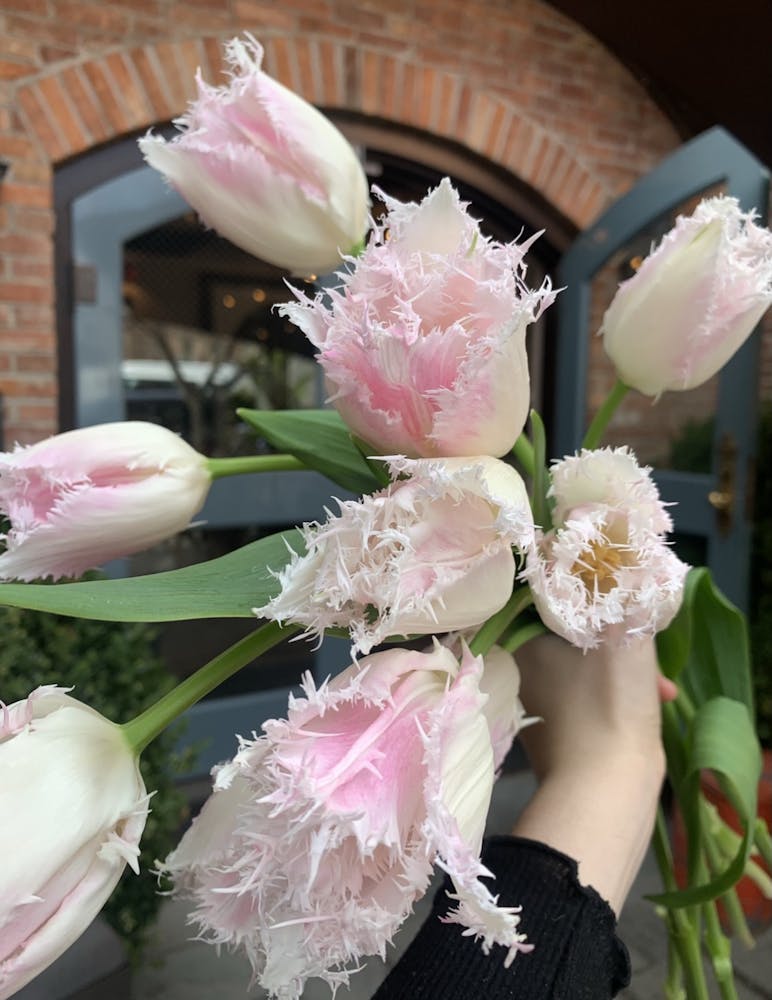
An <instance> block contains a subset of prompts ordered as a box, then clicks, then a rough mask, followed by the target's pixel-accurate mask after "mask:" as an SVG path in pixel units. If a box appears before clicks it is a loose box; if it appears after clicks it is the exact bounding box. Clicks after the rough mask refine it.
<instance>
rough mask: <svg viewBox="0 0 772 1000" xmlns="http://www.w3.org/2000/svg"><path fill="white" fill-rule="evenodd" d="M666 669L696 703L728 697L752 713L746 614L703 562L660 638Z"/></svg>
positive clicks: (692, 573) (659, 649)
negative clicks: (714, 580)
mask: <svg viewBox="0 0 772 1000" xmlns="http://www.w3.org/2000/svg"><path fill="white" fill-rule="evenodd" d="M657 653H658V655H659V662H660V666H661V668H662V671H663V673H664V674H666V676H668V677H670V678H671V679H672V680H677V681H678V682H679V684H682V685H683V687H684V689H685V690H686V691H687V692H688V694H689V696H690V698H691V699H692V701H693V702H694V703H695V704H696V705H702V704H703V703H704V702H707V701H708V700H709V699H711V698H718V697H721V696H725V697H727V698H731V699H733V700H734V701H739V702H742V704H743V705H745V706H746V707H747V709H748V712H749V714H750V715H751V717H753V678H752V676H751V658H750V645H749V641H748V626H747V623H746V620H745V616H744V615H743V614H742V612H741V611H739V610H738V609H737V608H736V607H735V606H734V605H733V604H732V603H731V601H729V600H728V599H727V598H726V597H725V596H724V595H723V594H722V593H721V591H720V590H719V589H718V588H717V587H716V585H715V583H714V582H713V580H712V578H711V575H710V570H708V569H707V568H705V567H704V566H701V567H697V568H694V569H691V570H690V571H689V574H688V576H687V578H686V585H685V587H684V598H683V602H682V604H681V608H680V610H679V612H678V614H677V615H676V617H675V618H674V619H673V621H672V622H671V624H670V626H669V627H668V628H666V629H665V630H664V631H663V632H660V633H659V635H658V636H657Z"/></svg>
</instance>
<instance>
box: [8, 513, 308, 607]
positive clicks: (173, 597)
mask: <svg viewBox="0 0 772 1000" xmlns="http://www.w3.org/2000/svg"><path fill="white" fill-rule="evenodd" d="M292 550H295V551H296V552H298V553H301V554H302V553H303V552H304V550H305V546H304V543H303V536H302V535H301V534H300V532H299V531H296V530H294V529H293V530H291V531H284V532H280V533H279V534H276V535H269V536H268V537H267V538H261V539H260V540H259V541H257V542H251V543H250V544H249V545H245V546H244V547H243V548H240V549H236V551H235V552H229V553H228V554H227V555H224V556H220V557H219V558H218V559H211V560H209V561H208V562H202V563H197V564H196V565H194V566H185V567H184V568H183V569H175V570H170V571H169V572H166V573H153V574H150V575H148V576H135V577H130V578H128V579H124V580H89V581H84V582H82V583H58V584H46V583H4V584H0V604H7V605H10V606H12V607H17V608H30V609H32V610H34V611H50V612H53V613H54V614H59V615H69V616H70V617H72V618H93V619H95V620H97V621H114V622H171V621H189V620H191V619H194V618H251V617H252V616H253V611H252V609H253V608H254V607H257V606H260V605H263V604H266V603H267V602H268V601H269V600H271V598H273V597H275V596H276V594H277V593H278V591H279V583H278V580H276V578H275V576H274V575H273V573H274V572H276V571H278V570H280V569H281V568H282V567H283V566H285V565H286V563H288V562H289V560H290V558H291V555H292ZM272 571H273V572H272Z"/></svg>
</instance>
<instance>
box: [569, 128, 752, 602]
mask: <svg viewBox="0 0 772 1000" xmlns="http://www.w3.org/2000/svg"><path fill="white" fill-rule="evenodd" d="M768 186H769V176H768V173H767V171H766V169H765V168H764V167H763V166H762V164H761V163H759V161H758V160H756V159H755V157H753V156H752V155H751V154H750V153H749V152H748V150H747V149H745V147H743V146H742V145H740V143H738V142H737V140H736V139H734V138H733V137H732V136H731V135H729V134H728V133H727V132H726V131H724V130H723V129H721V128H714V129H711V130H710V131H708V132H705V133H704V134H703V135H701V136H698V137H697V138H696V139H694V140H692V141H691V142H689V143H687V144H685V145H684V146H682V147H681V148H680V149H678V150H677V151H676V152H675V153H673V154H672V155H671V156H669V157H668V158H667V159H666V160H665V161H664V162H663V163H662V164H661V165H660V166H658V167H657V168H656V169H655V170H653V171H652V172H651V173H649V174H648V175H647V176H646V177H644V178H643V179H642V180H640V181H639V182H638V183H637V184H636V185H635V187H634V188H633V189H632V190H631V191H629V192H628V193H627V194H626V195H625V196H624V197H623V198H621V199H619V201H617V202H616V203H615V204H614V205H612V206H611V207H610V208H609V209H608V210H607V211H606V212H605V213H604V214H603V215H602V216H601V217H600V219H598V221H597V222H596V223H595V224H594V225H593V226H592V227H591V228H590V229H588V230H586V231H585V232H583V233H582V234H581V236H580V237H579V238H578V239H577V240H576V242H575V243H574V244H573V245H572V247H571V248H570V249H569V251H568V252H567V253H566V254H565V256H564V257H563V260H562V262H561V267H560V271H559V275H558V282H557V283H558V285H559V286H564V287H565V290H564V291H563V292H561V294H560V296H559V297H558V310H559V343H558V348H557V378H556V401H555V421H554V435H553V442H552V446H553V447H552V451H553V454H555V455H556V456H560V455H565V454H569V453H571V452H573V451H574V450H575V449H576V448H577V447H578V446H579V444H580V442H581V439H582V435H583V432H584V429H585V428H586V426H587V422H588V419H589V418H591V417H592V415H593V413H594V412H595V410H596V409H597V406H598V404H599V402H600V400H601V399H602V398H603V396H604V394H605V392H606V391H607V390H608V388H610V386H611V385H612V384H613V381H614V373H613V370H612V368H611V366H610V364H609V363H608V360H607V359H605V356H604V354H603V351H602V345H601V340H600V339H599V338H597V337H596V336H595V334H596V333H597V330H598V328H599V326H600V322H601V319H602V317H603V313H604V311H605V309H606V307H607V306H608V304H609V302H610V301H611V298H612V296H613V294H614V291H615V290H616V287H617V284H618V282H619V281H620V280H623V279H624V278H626V277H629V276H630V274H631V273H632V270H631V269H632V268H634V267H635V258H636V257H642V256H645V254H646V253H647V252H648V249H649V247H650V245H651V243H652V242H653V241H656V240H658V239H659V237H660V236H661V235H662V234H663V233H664V232H666V231H667V230H668V229H669V228H670V226H671V225H672V223H673V221H674V219H675V216H676V215H677V214H679V212H683V213H686V214H688V213H689V212H690V211H691V210H692V208H693V207H694V205H695V204H696V203H697V201H699V199H700V198H701V197H702V196H704V195H706V194H715V193H719V192H723V193H726V194H729V195H733V196H734V197H736V198H737V199H738V200H739V202H740V204H741V206H742V207H743V208H744V209H745V210H750V209H755V210H756V211H757V212H758V213H759V215H760V216H761V217H762V219H764V220H766V206H767V196H768ZM759 339H760V338H759V336H758V334H756V335H754V336H753V337H752V338H751V339H750V340H749V341H748V342H747V343H746V345H745V346H744V347H743V348H742V350H741V351H739V352H738V354H737V355H736V356H735V357H734V358H733V360H732V361H731V362H730V363H729V364H728V365H727V366H726V367H725V369H724V370H723V372H721V373H720V375H718V376H716V377H715V378H714V379H711V380H710V382H709V383H707V384H706V385H705V386H702V387H698V388H697V389H694V390H691V391H690V392H668V393H665V394H664V395H663V396H662V397H661V398H660V400H659V401H658V402H656V403H654V402H652V401H651V400H649V399H647V398H645V397H642V396H640V395H639V394H637V393H634V392H631V393H630V394H629V395H628V397H627V398H626V399H625V401H624V402H623V404H622V406H621V408H620V410H619V411H618V413H617V417H616V418H615V420H614V422H613V423H612V424H611V425H610V427H609V433H608V435H607V439H606V440H607V443H610V444H622V443H629V444H631V445H632V446H633V447H634V448H635V450H636V452H637V453H638V455H639V457H640V458H641V459H642V460H643V461H645V462H646V464H648V465H651V466H653V467H654V469H655V475H656V479H657V482H658V484H659V487H660V491H661V493H662V495H663V497H664V498H665V499H666V500H668V501H673V502H675V503H676V506H674V507H673V508H671V513H672V515H673V520H674V523H675V542H676V545H677V547H678V549H679V551H680V552H681V554H682V557H683V558H685V559H686V560H687V561H689V562H692V563H699V564H704V565H707V566H709V567H710V569H711V571H712V573H713V575H714V578H715V579H716V580H717V582H718V584H719V586H720V587H721V588H722V590H723V591H724V592H725V593H726V594H727V596H729V597H730V599H731V600H733V601H734V602H735V603H736V604H738V605H739V606H740V607H742V608H744V609H747V598H748V567H749V553H750V538H751V527H752V525H751V510H750V508H751V505H750V504H749V503H748V502H747V493H748V490H749V489H752V469H753V456H754V442H755V430H756V422H757V409H758V386H757V379H758V357H759Z"/></svg>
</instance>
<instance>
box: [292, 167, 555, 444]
mask: <svg viewBox="0 0 772 1000" xmlns="http://www.w3.org/2000/svg"><path fill="white" fill-rule="evenodd" d="M380 197H382V198H383V200H384V201H385V203H386V205H387V207H388V214H387V215H386V217H385V218H384V219H383V220H382V222H381V224H380V225H379V226H378V227H376V230H375V233H374V236H373V237H372V238H371V239H370V242H369V244H368V246H367V247H366V249H365V251H364V253H363V254H362V255H361V257H359V258H358V259H357V261H356V267H354V268H353V269H352V270H351V271H350V272H348V273H342V274H341V275H340V278H341V282H342V284H341V286H340V287H339V288H338V289H337V290H329V291H325V292H324V293H321V294H319V295H317V296H316V298H315V300H313V301H308V300H307V299H305V297H304V296H301V294H300V293H296V294H297V297H298V299H299V301H297V302H291V303H287V304H286V305H284V306H283V307H282V308H281V310H280V311H281V312H282V314H283V315H285V316H287V317H289V318H290V319H291V320H292V321H293V322H294V323H296V324H297V325H298V326H299V327H300V328H301V329H302V330H303V331H304V332H305V334H306V335H307V337H308V338H309V340H310V341H311V343H312V344H313V345H314V346H315V347H316V348H317V349H318V351H319V354H318V361H319V362H320V364H321V365H322V367H323V368H324V371H325V373H326V376H327V382H328V385H329V388H330V390H331V402H332V403H333V404H334V405H335V407H336V409H337V410H338V412H339V413H340V414H341V416H342V417H343V419H344V420H345V421H346V423H347V424H348V426H349V427H351V429H352V430H353V431H354V433H355V434H357V435H358V436H359V437H360V438H362V439H363V440H365V441H367V442H368V443H369V444H370V445H371V446H372V447H373V449H374V450H376V451H378V452H381V453H383V454H395V453H399V454H402V455H409V456H413V457H416V456H424V457H432V456H438V455H495V456H500V455H504V454H506V452H508V451H509V450H510V448H511V447H512V445H513V444H514V442H515V440H516V438H517V437H518V435H519V434H520V432H521V430H522V429H523V425H524V424H525V420H526V417H527V415H528V408H529V405H530V382H529V376H528V360H527V356H526V349H525V335H526V328H527V327H528V324H529V323H532V322H533V321H534V320H535V319H536V318H537V317H538V316H539V315H540V313H541V312H542V310H543V309H544V308H545V307H546V306H547V305H549V304H550V302H552V300H553V298H554V294H553V292H552V291H551V289H550V286H549V283H548V282H547V281H545V283H544V285H543V287H542V288H541V289H540V290H538V291H529V290H528V288H526V286H525V284H524V278H525V272H526V267H525V264H524V261H523V258H524V254H525V252H526V250H527V249H528V247H529V246H530V244H531V242H532V241H531V240H529V241H527V242H526V243H524V244H521V245H520V246H518V245H517V244H515V243H509V244H506V245H502V244H500V243H496V242H493V241H491V240H489V239H487V238H486V237H484V236H482V235H481V233H480V228H479V226H478V224H477V223H476V222H475V220H474V219H472V218H471V217H470V216H469V215H467V214H466V212H465V207H466V206H465V205H464V204H463V203H462V202H461V201H460V200H459V197H458V194H457V193H456V191H455V190H454V189H453V187H452V186H451V184H450V181H449V180H447V178H446V179H445V180H443V181H442V183H441V184H440V185H439V187H437V188H436V189H435V190H434V191H432V192H430V193H429V194H428V195H427V196H426V198H425V199H424V200H423V201H422V202H421V203H420V205H416V204H413V203H410V204H402V203H400V202H398V201H395V200H394V199H392V198H389V197H387V196H386V195H380Z"/></svg>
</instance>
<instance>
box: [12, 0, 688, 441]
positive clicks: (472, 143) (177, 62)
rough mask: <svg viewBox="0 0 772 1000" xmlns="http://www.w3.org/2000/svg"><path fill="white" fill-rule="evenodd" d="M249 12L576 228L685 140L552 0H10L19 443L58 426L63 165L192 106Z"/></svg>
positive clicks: (331, 103) (331, 96)
mask: <svg viewBox="0 0 772 1000" xmlns="http://www.w3.org/2000/svg"><path fill="white" fill-rule="evenodd" d="M244 29H247V30H250V31H252V32H254V33H255V34H256V35H257V36H258V37H259V38H260V40H261V41H262V42H263V43H264V45H265V48H266V69H267V70H268V71H269V72H270V73H272V74H273V75H275V76H276V77H278V78H279V79H280V80H282V81H283V82H284V83H286V84H288V85H289V86H291V87H292V88H294V89H295V90H297V91H298V92H299V93H301V94H303V95H304V96H305V97H306V98H308V99H309V100H311V101H313V102H315V103H317V104H320V105H324V106H327V107H333V108H341V109H347V110H352V111H357V112H363V113H365V114H367V115H373V116H377V117H379V118H382V119H387V120H389V121H392V122H398V123H404V124H407V125H410V126H413V127H417V128H420V129H422V130H424V131H426V132H428V133H430V134H434V135H438V136H443V137H446V138H450V139H452V140H454V141H456V142H457V143H460V144H461V145H462V146H466V147H468V148H469V149H472V150H474V151H475V152H477V153H480V154H482V155H484V156H486V157H488V158H489V159H490V160H492V161H494V162H495V163H497V164H500V165H501V166H503V167H505V168H506V169H508V170H509V171H510V172H511V173H512V174H513V175H514V177H516V178H518V179H519V181H521V182H522V183H524V184H526V185H528V186H529V187H530V188H532V189H533V190H534V191H536V192H538V193H539V195H541V196H542V197H543V198H545V199H546V200H547V201H548V202H549V203H550V204H552V205H553V206H554V207H555V209H556V210H557V211H558V212H559V213H562V215H563V216H565V217H566V218H567V219H568V220H570V221H571V222H572V223H573V224H574V225H576V226H577V227H579V228H582V227H584V226H586V225H587V224H588V223H589V222H591V221H592V219H593V218H594V217H595V216H596V215H597V214H598V212H599V211H600V210H601V209H602V208H603V207H604V206H605V205H606V204H608V203H609V202H610V201H611V200H613V199H614V198H615V197H616V196H618V195H619V194H620V193H622V192H623V191H625V190H626V189H627V188H628V187H629V186H630V185H631V183H632V182H633V181H634V180H635V179H636V178H637V177H638V176H640V175H641V174H643V173H645V172H646V171H647V170H648V169H649V168H650V167H651V166H653V165H654V164H655V163H657V162H658V161H659V160H660V159H662V157H663V156H664V155H665V154H666V153H667V152H668V151H669V150H671V149H672V148H674V147H675V146H676V145H677V144H678V138H677V136H676V133H675V131H674V129H673V128H672V126H671V124H670V123H669V122H668V120H667V119H666V118H665V117H664V115H663V114H662V113H661V112H660V111H659V109H658V108H657V107H656V106H655V105H654V104H653V102H652V101H651V100H650V99H649V98H648V97H647V96H646V94H645V93H644V91H643V90H642V89H641V88H640V87H639V86H638V85H637V84H636V82H635V81H634V80H633V78H632V77H631V76H630V74H629V73H628V72H627V71H626V70H625V69H624V67H623V66H621V65H620V64H619V63H617V62H616V61H615V59H614V58H613V57H612V56H611V55H610V54H609V53H608V52H607V51H606V50H605V49H604V48H603V47H602V46H601V45H600V44H599V43H598V42H597V41H595V40H594V39H593V38H592V37H591V36H589V35H588V34H586V33H585V32H584V31H582V30H581V29H579V28H578V27H577V26H576V25H575V24H574V23H573V22H571V21H569V20H568V19H566V18H565V17H563V16H562V15H560V14H558V13H557V12H556V11H554V10H553V9H552V8H550V7H549V6H548V5H547V4H546V3H541V2H538V0H470V2H465V3H463V4H462V3H461V2H460V0H391V2H389V3H388V4H384V3H382V2H375V0H326V2H325V0H282V2H281V4H275V3H273V2H270V0H266V2H263V0H184V2H181V3H178V2H175V0H111V2H110V3H109V4H107V3H104V0H0V37H2V39H3V41H2V44H1V45H0V158H2V159H3V160H5V161H6V162H7V164H8V172H7V174H6V177H5V180H4V181H3V182H2V184H1V185H0V331H1V333H0V336H2V350H0V392H2V393H3V395H4V397H5V403H4V417H5V435H6V442H11V441H14V440H19V441H21V442H27V441H32V440H36V439H38V438H40V437H42V436H44V435H45V434H47V433H50V432H52V431H54V430H55V429H56V394H57V373H56V361H55V331H54V314H53V310H54V304H55V303H54V294H55V293H54V289H53V287H52V277H51V276H52V243H51V238H52V232H53V227H54V218H53V213H52V208H51V178H52V173H53V171H54V170H55V169H56V166H57V164H58V163H60V162H62V161H64V160H68V159H70V158H72V157H75V156H77V155H78V154H81V153H83V152H85V151H87V150H89V149H90V148H91V147H93V146H95V145H98V144H102V143H106V142H109V141H111V140H113V139H116V138H119V137H121V136H124V135H126V134H127V133H131V132H134V131H136V130H140V129H145V128H146V127H148V126H150V125H153V124H155V123H157V122H163V121H166V120H168V119H170V118H172V117H174V116H176V115H178V114H179V113H180V112H181V111H182V110H183V109H184V107H185V104H186V102H187V99H188V98H189V97H190V96H191V91H192V83H193V75H194V73H195V70H196V68H197V67H198V66H201V67H202V70H203V73H204V75H205V76H206V77H207V78H208V79H209V80H211V81H214V80H216V79H217V77H218V74H219V72H220V42H221V40H223V39H226V38H228V37H230V36H232V35H233V34H235V33H236V32H238V31H241V30H244Z"/></svg>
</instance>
